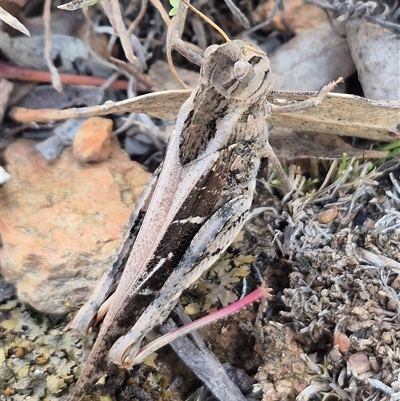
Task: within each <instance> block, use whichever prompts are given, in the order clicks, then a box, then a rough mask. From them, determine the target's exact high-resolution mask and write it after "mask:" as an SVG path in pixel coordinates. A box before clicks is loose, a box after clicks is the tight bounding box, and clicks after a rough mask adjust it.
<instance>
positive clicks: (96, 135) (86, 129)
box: [72, 117, 112, 162]
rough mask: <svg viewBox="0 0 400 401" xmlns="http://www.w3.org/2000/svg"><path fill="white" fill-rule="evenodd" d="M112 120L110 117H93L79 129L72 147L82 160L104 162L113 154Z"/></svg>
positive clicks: (76, 155)
mask: <svg viewBox="0 0 400 401" xmlns="http://www.w3.org/2000/svg"><path fill="white" fill-rule="evenodd" d="M111 131H112V121H111V120H110V119H108V118H102V117H91V118H89V119H88V120H86V121H85V122H84V123H83V124H82V125H81V127H80V128H79V130H78V131H77V133H76V135H75V138H74V141H73V143H72V149H73V153H74V156H75V157H76V158H77V159H78V160H80V161H82V162H102V161H105V160H107V159H108V158H109V157H110V154H111Z"/></svg>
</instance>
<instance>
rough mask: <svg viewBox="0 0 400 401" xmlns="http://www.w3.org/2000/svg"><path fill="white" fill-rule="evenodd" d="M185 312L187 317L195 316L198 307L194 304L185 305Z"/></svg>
mask: <svg viewBox="0 0 400 401" xmlns="http://www.w3.org/2000/svg"><path fill="white" fill-rule="evenodd" d="M185 312H186V313H187V314H188V315H189V316H193V315H196V314H197V313H199V312H200V306H199V305H198V304H196V303H191V304H189V305H187V306H186V307H185Z"/></svg>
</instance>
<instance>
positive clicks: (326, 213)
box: [317, 205, 339, 224]
mask: <svg viewBox="0 0 400 401" xmlns="http://www.w3.org/2000/svg"><path fill="white" fill-rule="evenodd" d="M338 214H339V209H338V207H337V206H336V205H334V206H332V207H331V208H329V209H325V210H322V211H321V212H319V213H318V216H317V218H318V221H319V222H320V223H321V224H328V223H330V222H331V221H333V220H335V219H336V217H337V216H338Z"/></svg>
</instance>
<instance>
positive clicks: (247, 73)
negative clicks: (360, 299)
mask: <svg viewBox="0 0 400 401" xmlns="http://www.w3.org/2000/svg"><path fill="white" fill-rule="evenodd" d="M233 76H234V78H235V79H236V80H238V81H239V82H249V81H250V80H251V79H252V78H253V77H254V68H253V66H252V65H251V64H250V63H248V62H247V61H244V60H239V61H236V63H235V64H234V66H233Z"/></svg>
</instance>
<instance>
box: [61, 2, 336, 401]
mask: <svg viewBox="0 0 400 401" xmlns="http://www.w3.org/2000/svg"><path fill="white" fill-rule="evenodd" d="M182 7H183V11H186V8H185V6H184V5H183V6H182V5H180V10H181V8H182ZM181 12H182V11H181ZM176 43H178V45H175V46H177V47H178V48H177V49H178V50H181V51H183V50H182V49H183V48H182V47H179V40H177V41H176ZM183 52H184V51H183ZM184 53H185V54H186V52H184ZM201 64H202V66H201V72H200V79H199V83H198V85H197V87H196V88H195V90H194V91H193V92H192V94H191V95H190V97H189V98H188V99H187V100H186V101H185V103H184V104H183V105H182V107H181V109H180V110H179V113H178V115H177V118H176V123H175V129H174V131H173V132H172V134H171V137H170V139H169V143H168V147H167V151H166V155H165V160H164V161H163V163H162V165H161V166H160V168H159V169H158V170H157V171H156V172H155V173H154V175H153V177H152V179H151V180H150V182H149V183H148V185H147V187H146V189H145V190H144V192H143V194H142V195H141V197H140V199H139V201H138V203H137V205H136V208H135V211H134V213H133V215H132V218H131V221H130V223H129V227H128V230H127V231H126V233H125V235H124V237H123V239H122V241H121V245H120V247H119V250H118V253H119V256H118V258H117V260H115V261H114V264H113V268H112V269H111V270H110V271H109V272H107V273H105V275H104V276H103V278H102V279H101V280H100V283H99V284H98V286H97V288H96V290H95V293H94V294H93V295H92V296H91V298H90V299H89V301H88V302H87V303H86V304H85V305H84V306H83V308H82V309H81V310H80V312H79V313H78V314H77V316H76V317H75V319H74V321H73V322H72V324H71V327H72V328H75V329H78V330H80V331H82V332H87V331H88V330H89V328H90V327H91V326H92V325H93V324H94V323H95V322H96V321H98V320H100V319H101V318H102V317H103V316H104V321H103V323H102V324H101V327H100V331H99V334H98V337H97V340H96V342H95V344H94V346H93V349H92V351H91V354H90V356H89V358H88V361H87V362H86V364H85V366H84V368H83V371H82V373H81V375H80V378H79V381H78V383H77V384H76V386H75V388H74V390H73V392H72V394H71V395H70V396H69V398H68V399H69V400H71V401H72V400H80V399H81V398H82V397H83V396H84V395H85V393H86V392H87V391H88V390H89V389H90V387H91V386H93V384H94V383H96V381H97V380H98V379H99V378H100V377H101V376H102V375H103V374H104V373H105V372H106V370H107V367H108V366H109V365H110V364H116V365H119V366H122V367H124V368H127V369H128V368H131V367H132V366H133V364H135V363H137V362H138V361H137V360H136V359H135V357H136V355H137V353H138V351H139V348H140V344H141V341H142V340H143V338H144V336H145V335H146V333H148V332H149V331H150V330H151V329H152V328H153V327H155V326H157V325H158V324H160V323H162V321H163V320H164V319H165V318H166V317H167V316H168V314H169V313H170V312H171V310H172V308H173V307H174V305H175V304H176V302H177V300H178V298H179V296H180V294H181V293H182V291H183V290H184V289H186V288H187V287H188V286H189V285H190V284H191V283H193V282H194V281H195V280H196V279H197V278H199V277H200V275H201V274H202V273H203V272H204V271H205V270H206V269H208V268H209V267H210V266H211V265H212V264H213V263H214V262H215V261H216V260H217V259H218V257H219V256H220V255H221V253H223V252H224V251H225V250H226V248H227V247H228V246H229V244H230V243H231V241H232V240H233V239H234V238H235V237H236V235H237V234H238V233H239V231H240V230H241V228H242V226H243V224H244V223H245V220H246V217H247V215H248V213H249V211H250V207H251V204H252V199H253V194H254V190H255V184H256V176H257V172H258V169H259V166H260V160H261V158H262V157H269V158H271V157H273V152H272V151H271V148H270V146H269V144H268V129H267V126H266V124H265V118H267V117H268V115H270V114H271V113H274V112H287V111H291V110H299V109H304V108H309V107H313V106H315V105H316V104H318V103H319V102H320V101H321V100H322V99H323V97H324V96H325V95H326V94H327V93H328V92H329V91H330V90H331V89H332V87H333V86H334V84H331V85H328V86H326V87H324V88H323V89H322V90H321V91H320V92H319V94H318V95H317V96H316V97H315V98H311V99H308V100H306V101H303V102H301V103H298V104H295V105H290V106H274V105H271V104H269V103H268V102H266V100H265V96H266V94H267V93H268V92H269V91H270V83H269V75H270V65H269V60H268V57H267V55H266V54H265V53H264V52H263V51H262V50H261V49H260V48H259V47H257V46H255V45H253V44H250V43H247V42H244V41H241V40H234V41H230V42H227V43H225V44H223V45H220V46H218V45H212V46H210V47H208V48H207V49H206V50H205V52H204V54H203V61H202V63H201ZM120 271H122V273H120ZM119 276H120V278H119V282H118V285H117V284H116V283H117V281H118V277H119ZM115 287H116V288H115ZM114 289H115V291H114V293H112V294H111V292H112V290H114ZM107 298H108V299H107ZM104 300H105V303H104V304H103V305H102V306H99V304H100V303H101V302H102V301H104Z"/></svg>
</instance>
